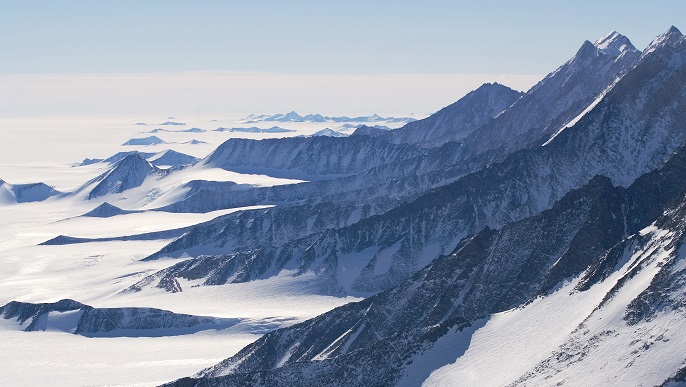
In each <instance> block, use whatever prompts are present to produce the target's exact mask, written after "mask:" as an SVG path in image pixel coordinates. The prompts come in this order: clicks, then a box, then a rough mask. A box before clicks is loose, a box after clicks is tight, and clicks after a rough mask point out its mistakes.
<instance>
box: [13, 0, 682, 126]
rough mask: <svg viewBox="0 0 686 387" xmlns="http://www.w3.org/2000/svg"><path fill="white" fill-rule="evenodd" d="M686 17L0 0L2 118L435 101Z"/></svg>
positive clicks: (573, 9)
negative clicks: (609, 36) (605, 39)
mask: <svg viewBox="0 0 686 387" xmlns="http://www.w3.org/2000/svg"><path fill="white" fill-rule="evenodd" d="M685 18H686V2H685V1H681V0H678V1H670V0H664V1H659V0H657V1H651V2H645V1H633V0H628V1H621V2H620V1H600V0H596V1H586V0H580V1H562V0H561V1H554V2H553V1H542V0H532V1H489V0H483V1H479V2H474V1H469V2H468V1H443V0H425V1H422V2H417V1H414V2H412V1H404V0H396V1H388V0H378V1H370V0H366V1H358V0H349V1H345V2H343V1H313V0H310V1H304V0H294V1H275V0H274V1H250V2H248V1H219V0H216V1H214V0H197V1H177V0H155V1H152V0H147V1H146V0H135V1H130V0H116V1H115V0H110V1H101V0H73V1H57V0H51V1H36V0H22V1H6V0H0V58H2V60H0V106H1V107H0V115H2V116H16V117H27V116H28V117H35V116H60V115H68V116H79V115H96V116H97V115H135V114H138V115H140V114H144V113H146V112H147V113H150V114H189V115H201V116H203V115H208V116H211V115H217V114H222V113H227V114H228V113H238V112H240V113H248V112H255V113H275V112H280V111H290V110H294V109H295V110H298V111H301V112H303V113H310V112H318V113H329V114H349V113H373V112H378V113H384V112H387V113H413V112H414V113H430V112H432V111H435V110H438V109H439V108H441V107H442V106H445V105H447V104H449V103H451V102H454V100H456V99H458V98H459V97H461V96H462V95H464V94H465V93H466V92H468V91H470V90H472V89H474V88H476V87H478V85H479V84H480V83H483V82H488V81H491V82H493V81H498V82H501V83H504V84H506V85H508V86H510V87H513V88H517V89H520V90H526V89H528V88H529V87H530V86H532V85H533V84H534V83H535V82H536V81H537V80H539V79H541V78H542V77H543V76H545V74H547V73H549V72H551V71H553V70H554V69H555V68H557V67H558V66H560V65H561V64H562V63H564V62H565V61H566V60H567V59H569V58H570V57H571V56H573V55H574V53H575V52H576V50H577V49H578V48H579V47H580V46H581V44H582V43H583V41H584V40H591V41H594V40H595V39H597V38H599V37H601V36H603V35H605V34H606V33H608V32H610V31H612V30H617V31H619V32H620V33H622V34H624V35H626V36H628V37H629V38H630V39H631V40H632V42H633V43H634V44H635V45H636V46H637V47H638V48H643V47H645V46H646V45H647V44H648V43H649V42H650V40H651V39H652V38H653V37H655V36H656V35H658V34H660V33H662V32H664V31H666V30H667V29H668V28H669V27H670V26H671V25H675V26H677V27H682V28H686V23H684V22H683V21H684V19H685ZM180 110H183V111H182V112H181V111H180Z"/></svg>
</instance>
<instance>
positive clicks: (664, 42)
mask: <svg viewBox="0 0 686 387" xmlns="http://www.w3.org/2000/svg"><path fill="white" fill-rule="evenodd" d="M683 39H684V35H683V34H682V33H681V31H679V29H678V28H676V27H674V26H671V27H669V29H668V30H667V31H666V32H664V33H662V34H660V35H658V36H657V37H655V39H653V41H652V42H650V44H649V45H648V47H646V49H645V50H644V51H643V55H644V56H645V55H646V54H648V53H650V52H653V51H655V49H656V48H658V47H662V46H673V45H676V44H677V43H679V42H681V41H682V40H683Z"/></svg>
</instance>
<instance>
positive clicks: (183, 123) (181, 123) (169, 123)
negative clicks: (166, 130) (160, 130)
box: [160, 121, 186, 126]
mask: <svg viewBox="0 0 686 387" xmlns="http://www.w3.org/2000/svg"><path fill="white" fill-rule="evenodd" d="M160 125H169V126H183V125H186V123H185V122H176V121H165V122H163V123H161V124H160Z"/></svg>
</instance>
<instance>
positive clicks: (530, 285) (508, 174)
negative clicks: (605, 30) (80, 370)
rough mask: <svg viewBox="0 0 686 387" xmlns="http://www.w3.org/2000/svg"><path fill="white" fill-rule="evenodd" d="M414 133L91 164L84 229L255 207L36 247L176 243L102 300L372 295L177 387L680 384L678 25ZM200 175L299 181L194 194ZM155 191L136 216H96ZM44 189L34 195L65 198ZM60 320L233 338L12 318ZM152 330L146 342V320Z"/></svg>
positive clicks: (685, 225) (132, 315)
mask: <svg viewBox="0 0 686 387" xmlns="http://www.w3.org/2000/svg"><path fill="white" fill-rule="evenodd" d="M343 119H345V120H343ZM393 120H401V119H395V118H382V117H379V116H376V115H375V116H370V117H357V118H349V117H324V116H321V115H307V116H300V115H298V114H297V113H295V112H291V113H287V114H277V115H274V116H266V115H262V116H255V115H251V116H248V117H246V118H245V121H249V122H262V121H276V122H381V121H386V122H400V121H393ZM410 121H411V122H410ZM405 122H407V123H406V124H405V125H404V126H403V127H401V128H398V129H394V130H383V129H379V128H374V127H369V126H360V127H358V128H357V129H356V130H355V132H354V133H353V134H352V135H350V136H344V137H336V136H329V135H318V136H310V137H291V138H280V139H263V140H250V139H238V138H232V139H229V140H227V141H225V142H224V143H222V144H221V145H220V146H219V147H217V148H216V149H215V150H214V151H213V152H212V153H210V154H209V155H208V156H207V157H205V158H203V159H202V160H199V161H198V160H196V159H195V158H193V157H191V156H187V155H183V154H180V153H171V152H172V151H168V152H167V153H161V154H157V155H153V154H140V153H137V152H129V153H125V154H124V153H122V154H120V155H118V156H119V157H115V156H117V155H115V156H113V158H110V159H108V160H111V161H109V162H108V163H105V162H104V161H107V160H104V161H101V160H97V161H94V160H89V163H90V161H93V162H101V163H103V165H107V166H106V168H108V170H107V172H105V173H103V174H101V175H100V176H98V177H96V178H95V179H93V180H91V181H89V182H87V183H86V184H84V185H83V186H82V188H81V189H80V190H77V191H76V192H74V193H72V194H71V195H78V194H80V193H83V198H84V200H91V201H93V202H95V203H96V204H97V203H100V201H102V203H101V204H100V205H99V206H98V207H95V209H93V210H92V211H91V212H89V213H86V214H85V215H84V216H86V217H102V218H107V217H112V216H118V215H126V214H129V213H139V212H159V213H162V212H173V213H208V212H211V211H216V210H226V209H230V208H237V207H245V206H261V207H259V208H253V209H246V210H242V211H236V212H232V213H228V214H225V215H221V216H217V217H215V218H214V219H212V220H209V221H206V222H202V223H199V224H195V225H191V226H188V227H181V228H171V227H170V228H169V229H168V230H164V231H156V232H148V233H138V234H136V233H131V234H130V235H126V236H115V237H107V238H100V239H98V238H91V239H84V238H79V237H75V236H69V235H59V236H57V237H55V238H53V239H51V240H49V241H48V242H45V244H48V245H69V244H75V243H84V242H93V241H97V240H107V241H114V242H118V243H123V242H127V241H132V240H139V241H140V240H157V241H162V242H164V243H163V244H162V243H161V244H160V246H162V245H164V246H163V247H162V248H161V249H159V250H158V251H157V252H155V253H153V254H150V255H147V256H146V257H144V258H142V260H141V263H146V264H150V263H156V264H157V267H156V268H155V269H154V270H153V269H151V270H147V271H145V272H137V273H135V275H131V276H130V278H129V277H126V278H125V279H124V280H122V281H121V289H120V292H119V293H118V295H113V296H112V297H117V296H122V295H125V296H132V295H136V296H140V297H144V296H145V295H148V294H159V293H164V292H167V294H166V295H167V296H169V297H175V296H178V295H179V294H180V293H181V294H183V293H184V292H186V291H187V290H188V289H190V288H194V287H203V286H207V287H209V286H230V285H228V284H238V283H246V282H253V281H270V280H273V279H274V278H277V277H283V276H286V277H288V278H308V281H309V288H308V289H310V291H311V292H313V293H316V294H319V295H326V296H334V297H344V296H356V297H360V298H363V299H362V300H361V301H358V302H352V303H348V304H345V305H343V306H340V307H338V308H335V309H333V310H330V311H328V312H326V313H324V314H321V315H319V316H317V317H315V318H313V319H309V320H306V321H303V322H300V323H298V324H295V325H292V326H288V327H283V328H280V329H277V330H274V331H271V332H269V333H267V334H265V335H264V336H262V337H261V338H259V339H258V340H256V341H255V342H253V343H252V344H250V345H248V346H247V347H245V348H244V349H242V350H241V351H239V352H238V353H236V354H235V355H233V356H231V357H228V358H226V359H225V360H223V361H221V362H219V363H217V364H216V365H214V366H212V367H209V368H206V369H204V370H201V371H200V372H198V373H197V374H195V375H189V376H188V377H186V378H182V379H179V380H176V381H172V382H170V383H169V384H168V385H170V386H180V387H181V386H183V387H185V386H265V385H269V386H272V385H273V386H290V385H298V386H322V385H337V386H359V385H365V386H366V385H369V386H391V385H398V386H416V385H421V384H424V385H428V386H433V385H479V386H490V385H492V386H502V385H505V386H525V385H526V386H532V385H535V386H538V385H541V386H544V385H545V386H547V385H616V386H624V385H661V386H679V385H686V356H685V355H684V354H683V348H684V345H686V336H684V335H683V334H682V333H683V332H684V329H686V313H685V312H686V249H684V238H685V237H686V221H685V220H684V219H685V216H686V199H684V198H685V197H686V127H685V126H684V123H686V38H684V36H683V35H682V34H681V32H680V31H679V30H678V29H677V28H675V27H671V28H670V29H669V30H668V31H666V32H665V33H663V34H661V35H660V36H658V37H656V38H655V39H654V40H653V41H652V42H651V43H650V44H649V45H648V46H647V47H646V48H645V49H644V50H642V51H640V50H638V49H637V48H636V47H634V46H633V44H632V43H631V42H630V41H629V39H628V38H626V37H625V36H623V35H621V34H619V33H617V32H612V33H610V34H608V35H606V36H604V37H602V38H600V39H598V40H597V41H595V42H589V41H586V42H583V44H582V45H581V47H580V48H579V50H578V51H577V52H576V54H575V55H574V56H573V57H572V58H571V59H570V60H568V61H567V62H565V63H564V64H562V66H560V67H559V68H557V69H556V70H554V71H553V72H551V73H550V74H548V75H547V76H546V77H545V78H543V79H542V80H541V81H540V82H538V83H537V84H536V85H535V86H533V87H532V88H531V89H530V90H528V91H527V92H525V93H522V92H519V91H515V90H512V89H510V88H508V87H507V86H504V85H501V84H497V83H489V84H485V85H483V86H481V87H479V88H477V89H476V90H474V91H472V92H470V93H468V94H467V95H465V96H464V97H463V98H461V99H460V100H458V101H457V102H455V103H453V104H451V105H449V106H447V107H445V108H443V109H441V110H439V111H438V112H436V113H435V114H433V115H431V116H429V117H427V118H425V119H421V120H409V119H408V120H407V121H405ZM248 129H249V128H248ZM327 133H328V132H327ZM324 134H326V133H324ZM328 134H330V133H328ZM160 160H163V161H165V160H166V163H164V162H163V163H162V164H165V165H170V166H172V167H171V168H168V169H163V168H160V167H158V166H157V164H156V163H155V162H156V161H158V162H160ZM175 165H176V166H177V167H174V166H175ZM202 171H224V172H226V173H229V172H231V173H239V174H240V173H242V174H261V175H267V176H269V177H272V178H278V179H302V180H306V181H302V182H300V181H298V182H292V183H289V184H278V185H271V186H258V185H250V184H239V183H237V182H233V181H214V180H210V179H203V178H197V179H191V178H187V176H193V175H192V173H194V172H202ZM180 174H184V175H180ZM175 176H183V178H176V177H175ZM174 179H178V180H174ZM168 181H172V182H173V184H172V183H165V182H168ZM151 186H155V188H154V190H152V191H150V192H153V191H154V192H153V193H154V195H153V194H151V195H148V196H149V198H148V200H146V201H145V203H146V206H147V207H146V208H145V209H140V208H138V209H136V208H130V207H129V208H128V209H127V210H123V209H121V208H119V207H118V206H114V205H112V204H109V203H108V202H106V201H105V200H111V199H112V198H118V199H119V200H125V199H126V198H121V196H116V195H117V194H121V193H124V192H129V193H131V192H137V191H135V190H142V189H143V188H145V187H151ZM14 187H16V186H10V185H8V184H7V183H4V182H2V181H1V180H0V189H3V191H0V193H3V195H5V196H8V195H10V194H11V193H14V195H15V196H14V197H16V198H17V200H16V201H19V199H18V198H19V197H20V196H21V195H19V196H17V195H18V194H17V192H21V191H17V190H16V189H15V188H14ZM10 188H11V191H9V189H10ZM146 189H147V188H146ZM37 190H38V193H39V194H40V195H38V194H37V195H38V196H40V197H39V198H37V199H36V200H47V199H50V200H61V198H63V197H64V196H68V195H70V194H66V193H58V192H57V191H54V190H52V188H45V187H43V186H40V187H38V189H37ZM5 191H7V192H9V193H5ZM158 198H160V199H159V201H157V200H158ZM156 204H158V205H156ZM125 208H126V207H125ZM58 313H59V316H67V315H65V314H64V313H67V314H69V313H71V314H74V316H76V314H77V313H78V314H79V318H76V317H74V316H72V317H73V318H72V319H71V320H69V319H63V320H59V321H58V324H62V325H60V326H68V329H65V330H66V331H69V332H71V333H77V334H78V333H80V332H85V333H88V334H92V335H96V334H99V333H103V332H109V331H108V329H109V326H107V328H103V327H104V326H106V325H107V324H105V325H103V324H104V323H103V321H104V320H103V319H104V317H103V316H110V315H116V316H120V317H121V316H124V317H121V318H120V320H115V321H114V322H113V324H114V323H116V324H114V325H112V329H111V330H116V329H124V330H127V332H130V331H128V329H134V330H135V329H146V327H148V326H149V327H153V328H154V327H159V328H164V329H167V328H174V329H177V328H179V329H180V328H184V329H191V330H193V329H195V328H193V327H195V326H196V325H202V326H205V325H207V326H211V325H213V324H219V325H221V324H231V323H232V322H231V321H224V320H221V319H215V318H212V317H198V316H191V315H183V314H175V313H173V312H170V311H166V310H159V309H136V308H121V309H117V310H103V309H98V308H93V307H90V306H87V305H84V304H81V303H80V302H78V301H74V300H63V301H60V302H58V303H45V304H30V303H19V302H14V303H10V304H7V305H5V306H4V307H2V308H0V315H2V316H3V317H4V318H5V319H6V320H13V321H17V322H18V323H19V324H20V325H21V327H24V325H25V324H26V328H25V329H26V330H35V329H33V328H32V329H29V328H31V327H34V328H35V327H40V326H45V325H46V323H45V320H46V319H48V320H47V321H50V320H49V319H50V318H52V316H56V315H57V314H58ZM150 315H152V316H155V317H154V318H152V317H151V320H145V321H150V325H147V324H148V323H147V322H146V323H144V324H143V323H141V324H138V323H137V322H136V321H139V320H136V319H137V318H139V317H140V316H143V317H144V318H147V317H146V316H150ZM127 316H128V317H127ZM84 318H88V319H87V320H84V321H81V320H82V319H84ZM91 319H92V321H91ZM89 321H90V322H89ZM132 321H133V322H134V324H133V325H132V324H131V322H132ZM67 322H69V324H68V325H64V324H66V323H67ZM41 324H42V325H41ZM156 324H157V325H156ZM83 327H87V328H83ZM134 333H135V332H134Z"/></svg>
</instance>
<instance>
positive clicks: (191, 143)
mask: <svg viewBox="0 0 686 387" xmlns="http://www.w3.org/2000/svg"><path fill="white" fill-rule="evenodd" d="M183 144H190V145H199V144H207V141H201V140H196V139H192V140H190V141H186V142H184V143H183Z"/></svg>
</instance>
